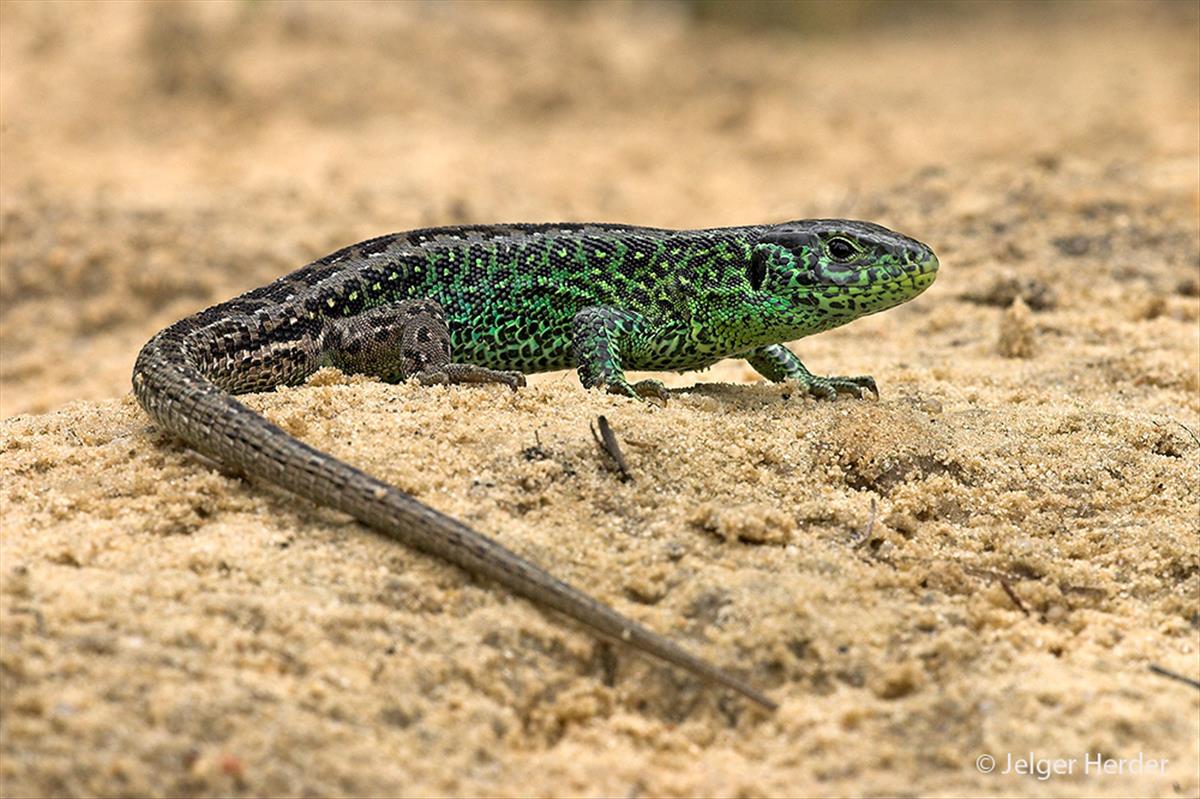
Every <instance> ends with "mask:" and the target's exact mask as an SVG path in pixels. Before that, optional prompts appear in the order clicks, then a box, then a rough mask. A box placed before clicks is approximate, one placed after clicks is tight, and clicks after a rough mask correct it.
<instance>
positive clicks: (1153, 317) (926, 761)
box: [0, 2, 1200, 797]
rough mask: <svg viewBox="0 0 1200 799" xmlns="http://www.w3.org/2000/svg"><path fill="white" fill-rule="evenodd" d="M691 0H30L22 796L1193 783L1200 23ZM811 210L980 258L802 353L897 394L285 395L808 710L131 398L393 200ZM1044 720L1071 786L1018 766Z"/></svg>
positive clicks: (17, 524)
mask: <svg viewBox="0 0 1200 799" xmlns="http://www.w3.org/2000/svg"><path fill="white" fill-rule="evenodd" d="M897 7H898V6H897ZM687 8H688V7H686V6H677V5H669V4H658V5H641V6H638V5H632V6H631V5H622V4H586V5H578V6H567V5H563V6H535V5H525V4H514V5H505V6H501V5H471V6H451V5H438V4H426V3H411V4H401V5H389V6H384V5H351V4H338V5H333V4H331V5H321V4H297V5H282V4H278V5H277V4H266V3H237V4H217V3H210V4H201V5H182V4H163V5H157V6H142V5H135V4H110V5H87V6H85V5H82V4H69V5H52V4H44V3H29V4H23V3H15V2H5V3H4V4H2V5H0V15H2V16H0V23H2V24H0V145H2V148H3V149H2V155H3V158H2V163H3V166H2V173H0V203H2V205H0V309H2V315H0V415H2V416H3V421H0V502H2V505H0V524H2V532H3V538H2V549H0V581H2V583H0V632H2V636H3V637H2V643H3V647H2V652H0V677H2V678H3V685H2V688H3V691H2V693H0V793H2V794H3V795H4V796H13V797H16V796H35V795H61V794H72V795H137V794H153V795H227V794H239V795H261V794H270V795H285V794H286V795H301V794H304V795H322V794H356V795H385V794H392V795H398V794H404V795H437V794H471V795H490V796H496V795H535V796H549V795H564V794H566V795H624V796H643V795H695V794H721V795H738V796H756V795H776V796H785V795H844V794H856V795H868V796H869V795H897V794H899V795H926V796H952V795H964V794H970V795H1014V796H1015V795H1030V794H1036V795H1045V796H1128V795H1145V796H1170V797H1174V796H1197V795H1200V756H1198V754H1197V753H1198V752H1200V692H1198V691H1197V690H1196V689H1195V688H1194V687H1191V686H1189V685H1187V684H1185V683H1183V682H1179V681H1176V680H1172V679H1168V678H1166V677H1163V676H1160V675H1159V674H1156V673H1154V672H1152V671H1151V670H1150V667H1151V666H1152V665H1157V666H1159V667H1162V668H1164V669H1167V670H1170V671H1173V672H1177V673H1179V674H1182V675H1184V676H1186V677H1189V678H1192V679H1195V678H1197V676H1200V665H1198V655H1197V652H1198V650H1200V520H1198V516H1200V488H1198V486H1200V480H1198V479H1197V478H1198V469H1200V439H1198V438H1197V431H1200V297H1198V295H1200V230H1198V227H1197V214H1198V213H1200V152H1198V147H1200V145H1198V139H1200V111H1198V104H1197V96H1198V93H1200V44H1198V42H1200V24H1198V22H1197V13H1196V10H1195V6H1194V5H1192V4H1183V3H1180V4H1166V3H1164V4H1136V5H1131V6H1121V5H1104V4H1077V5H1072V6H1067V7H1065V8H1058V9H1049V10H1047V11H1045V12H1044V13H1040V14H1039V15H1038V16H1036V17H1026V18H1022V17H1021V16H1019V14H1020V12H1021V8H1016V7H1008V8H996V9H993V10H992V11H991V12H989V13H988V15H987V16H986V17H985V18H980V17H979V16H978V14H979V11H980V9H981V8H982V7H981V6H976V7H974V10H973V12H972V10H971V9H970V8H968V9H965V10H964V9H963V8H962V7H958V6H954V7H946V8H945V13H942V12H939V13H937V14H929V13H925V14H917V15H915V16H913V17H912V18H909V19H903V18H896V19H889V20H887V22H886V24H881V23H879V22H878V20H876V19H875V18H874V14H875V13H876V12H878V9H877V8H876V7H874V6H847V7H846V8H847V9H848V10H843V11H840V12H836V13H823V14H822V15H819V16H821V18H822V20H821V24H820V25H817V26H815V27H811V28H804V29H801V30H784V29H782V28H781V29H778V30H774V29H772V30H763V29H762V28H761V27H759V28H755V27H753V26H752V25H748V24H747V23H746V21H745V20H741V21H740V22H739V21H738V20H733V21H730V22H728V23H727V24H717V23H701V22H697V21H696V20H695V19H693V18H692V17H691V16H689V14H688V13H687ZM822 8H824V7H822ZM872 9H875V10H874V11H872ZM828 11H829V9H827V8H825V12H828ZM1025 11H1026V13H1028V8H1027V7H1026V9H1025ZM801 16H802V17H803V16H804V15H803V14H801ZM897 16H898V17H899V16H900V15H897ZM793 21H794V20H793ZM757 24H758V25H760V26H761V25H762V24H763V23H762V22H761V21H760V22H759V23H757ZM817 215H820V216H829V215H845V216H856V217H862V218H869V219H873V220H876V221H879V222H882V223H884V224H888V225H889V226H892V227H895V228H897V229H900V230H903V231H905V232H909V233H911V234H913V235H915V236H917V237H918V238H921V239H922V240H924V241H927V242H929V243H930V244H931V245H933V246H934V248H935V250H936V251H937V252H938V254H939V256H940V257H941V261H942V264H943V268H942V271H941V274H940V275H939V278H938V282H937V283H936V284H935V285H934V286H933V288H932V289H930V290H929V291H928V292H927V293H926V294H925V295H923V296H922V297H920V298H918V299H917V300H916V301H914V302H912V303H910V304H909V305H906V306H902V307H900V308H898V309H895V310H893V311H890V312H888V313H886V314H882V315H879V316H876V317H871V318H868V319H864V320H860V321H859V322H856V323H854V324H853V325H850V326H849V327H847V328H844V329H842V330H838V331H834V332H831V333H827V334H824V335H822V336H819V337H817V338H814V339H811V340H805V341H803V342H801V343H799V344H797V345H795V347H796V349H797V351H798V352H800V353H801V355H802V356H803V357H804V360H805V361H806V363H808V365H809V366H810V367H812V368H813V369H814V370H815V371H819V372H837V373H848V374H856V373H870V374H874V375H875V376H876V378H877V379H878V380H879V384H880V387H881V390H882V394H883V397H882V400H881V401H880V402H878V403H875V402H870V401H864V402H858V401H850V400H843V401H839V402H837V403H832V404H828V403H827V404H822V403H818V402H815V401H812V400H809V399H806V398H804V397H801V396H799V395H798V394H796V393H795V392H794V391H793V390H791V389H790V388H789V387H787V386H772V385H764V384H761V383H758V382H757V381H756V378H755V376H754V374H753V373H752V372H751V370H750V369H749V367H748V366H746V365H745V364H744V363H741V362H728V363H724V364H721V365H719V366H718V367H716V368H714V369H712V370H710V371H708V372H705V373H702V374H699V375H695V374H689V375H683V376H674V377H671V378H670V379H669V381H668V382H669V383H670V385H672V386H675V387H678V388H677V390H676V393H675V394H674V396H673V397H672V399H671V401H670V402H669V403H668V405H667V406H666V407H665V408H658V407H647V406H643V405H639V404H636V403H633V402H631V401H628V400H624V399H620V398H612V397H606V396H601V395H598V394H595V393H587V392H584V391H583V390H582V389H581V388H580V387H579V385H578V382H577V381H576V379H575V378H574V376H573V375H569V374H556V375H548V376H545V377H542V378H540V379H538V380H535V381H534V382H533V384H532V385H531V386H530V387H529V388H527V389H525V390H522V391H520V392H518V393H512V392H509V391H507V390H505V389H501V388H498V387H490V388H476V389H467V388H461V389H460V388H453V389H443V388H432V389H419V388H417V387H415V386H408V385H405V386H398V387H391V386H385V385H382V384H378V383H374V382H371V381H367V380H363V379H360V378H355V377H345V376H342V375H339V374H337V373H334V372H323V373H320V374H319V375H318V376H316V377H315V378H314V379H313V380H312V381H310V384H309V385H306V386H304V387H300V388H296V389H289V390H283V391H278V392H275V393H271V394H265V395H258V396H253V397H249V398H248V399H247V401H248V402H249V403H250V404H251V405H252V406H253V407H255V408H257V409H260V410H261V411H263V412H264V413H266V414H267V415H268V416H270V417H271V418H272V419H274V420H276V421H278V422H279V423H280V424H282V425H283V426H284V427H285V428H287V429H288V430H290V431H291V432H293V433H294V434H296V435H298V436H301V437H302V438H304V439H305V440H306V441H309V442H310V443H312V444H314V445H316V446H318V447H321V448H323V449H326V450H327V451H329V452H331V453H334V454H336V455H338V456H339V457H342V458H344V459H346V460H349V461H351V462H353V463H355V464H358V465H360V466H362V467H364V468H366V469H367V470H368V471H370V472H372V473H374V474H377V475H379V476H381V477H383V478H385V479H387V480H389V481H391V482H393V483H394V484H396V485H398V486H400V487H402V488H403V489H405V490H406V491H409V492H411V493H413V494H414V495H415V496H417V497H419V498H420V499H422V500H423V501H425V502H428V503H429V504H431V505H433V506H435V507H437V508H439V509H441V510H443V511H446V512H448V513H451V514H454V515H456V516H458V517H459V518H462V519H465V520H467V521H468V522H469V523H471V524H472V525H474V526H476V527H477V528H478V529H480V530H483V531H486V532H487V533H488V534H492V535H494V536H495V537H496V538H497V539H499V540H501V541H503V542H504V543H505V544H507V545H508V546H510V547H512V548H514V549H516V550H517V551H519V552H521V553H523V554H525V555H527V556H529V557H531V558H533V559H534V560H536V561H537V562H539V563H541V564H542V565H544V566H545V567H547V568H548V569H549V570H550V571H552V572H553V573H554V574H556V575H559V576H561V577H564V578H566V579H568V580H569V581H571V582H574V583H576V584H578V585H581V586H586V587H587V588H588V589H589V590H591V591H593V592H594V593H595V594H596V595H597V596H598V597H600V598H601V599H603V600H605V601H607V602H610V603H611V604H613V605H614V606H616V607H617V608H619V609H621V610H623V611H625V612H627V613H629V614H631V615H632V616H634V617H636V618H638V619H640V620H642V621H644V622H646V623H647V624H650V625H651V626H653V627H654V628H655V629H657V630H660V631H663V632H665V633H668V634H670V635H671V636H672V637H674V638H675V639H677V640H679V641H681V642H683V643H686V644H687V645H688V646H689V647H691V648H693V649H694V650H696V651H697V652H699V653H701V654H703V655H704V656H706V657H708V658H711V659H712V660H714V661H716V662H718V663H721V664H723V665H726V666H728V667H729V668H731V669H734V670H736V671H738V672H739V673H741V674H743V675H745V676H746V677H747V678H749V679H751V680H752V681H753V682H754V683H755V684H756V685H758V686H760V687H762V688H763V689H764V690H766V691H768V692H769V693H770V694H771V695H772V696H773V697H775V698H777V699H778V700H779V701H780V702H781V704H782V707H781V708H780V710H779V711H778V712H777V713H775V714H774V715H766V714H763V713H761V712H759V711H756V710H754V709H753V708H750V707H748V706H746V705H745V704H744V703H742V702H740V701H738V700H736V699H734V698H732V697H728V696H724V695H722V694H721V693H720V692H717V691H714V690H711V689H707V688H705V687H703V686H701V685H698V684H697V683H696V682H695V681H694V680H691V679H688V678H687V677H685V676H684V675H681V674H679V673H676V672H675V671H672V670H670V669H666V668H663V667H659V666H656V665H654V664H652V663H649V662H646V661H644V660H642V659H639V658H637V657H634V656H632V655H631V654H629V653H628V652H626V651H624V650H621V649H619V648H616V649H614V648H612V647H610V646H606V645H601V644H598V643H596V642H595V641H594V640H593V639H591V638H590V637H588V636H587V635H585V634H583V633H581V632H580V631H578V630H576V629H573V628H571V627H569V626H564V625H563V624H561V623H560V621H559V620H558V619H557V618H554V617H551V616H548V615H546V614H544V613H542V612H540V611H538V610H536V609H535V608H533V607H532V606H530V605H529V604H527V603H525V602H523V601H519V600H516V599H513V598H511V597H509V596H507V595H505V594H504V593H503V592H501V591H499V590H497V589H495V588H494V587H492V586H490V585H488V584H485V583H480V582H478V581H476V580H473V579H471V578H470V577H468V576H466V575H465V574H463V573H462V572H460V571H458V570H456V569H454V568H450V567H447V566H444V565H442V564H440V563H438V562H435V561H433V560H431V559H430V558H427V557H424V556H421V555H418V554H415V553H413V552H411V551H408V550H406V549H404V548H402V547H400V546H398V545H396V544H395V543H393V542H390V541H388V540H385V539H382V538H380V537H377V536H375V535H373V534H371V533H370V532H369V531H367V530H365V529H364V528H362V527H361V526H359V525H357V524H354V523H351V522H349V521H348V520H347V519H346V518H344V517H342V516H340V515H338V514H336V513H332V512H328V511H324V510H320V509H317V508H314V507H313V506H311V505H309V504H307V503H306V502H304V501H302V500H298V499H296V498H294V497H292V496H289V495H286V494H283V493H281V492H277V491H274V490H272V489H270V488H269V487H265V486H260V485H253V484H249V483H247V482H245V481H244V480H242V479H240V478H238V477H236V476H233V475H229V474H225V473H223V472H221V471H219V470H216V469H214V468H213V467H212V465H211V464H210V463H208V462H206V461H205V460H203V459H202V458H200V457H199V456H196V455H194V454H191V453H189V452H188V451H186V450H184V449H182V448H181V447H180V446H178V445H177V444H176V443H175V442H173V441H172V440H171V439H170V438H169V437H167V436H165V435H163V434H161V433H159V432H157V431H155V430H154V429H153V428H152V426H151V425H150V423H149V421H148V420H147V419H146V418H145V416H144V415H143V414H142V413H141V411H140V410H139V409H138V407H137V406H136V404H135V403H134V402H133V400H132V398H131V397H130V396H129V394H128V375H129V370H130V367H131V365H132V362H133V357H134V355H135V354H136V352H137V349H138V347H139V346H140V345H141V343H142V342H143V341H144V340H145V339H146V338H147V337H149V335H150V334H152V333H153V332H154V331H155V330H156V329H158V328H159V327H161V326H163V325H165V324H167V323H169V322H171V321H173V320H175V319H177V318H179V317H181V316H183V315H185V314H187V313H190V312H192V311H194V310H196V309H198V308H200V307H203V306H204V305H206V304H210V303H212V302H216V301H219V300H222V299H224V298H226V297H229V296H232V295H233V294H235V293H237V292H239V291H242V290H245V289H248V288H251V287H253V286H255V285H258V284H260V283H262V282H265V281H266V280H269V279H270V278H272V277H274V276H276V275H278V274H281V273H283V272H284V271H286V270H289V269H291V268H294V267H296V266H298V265H300V264H302V263H304V262H306V261H308V260H310V259H312V258H313V257H316V256H319V255H321V254H323V253H325V252H328V251H330V250H332V249H334V248H336V247H337V246H340V245H342V244H345V243H348V242H352V241H355V240H358V239H362V238H366V237H368V236H370V235H373V234H378V233H381V232H385V231H390V230H399V229H405V228H409V227H415V226H418V225H425V224H439V223H455V222H460V221H467V220H470V221H503V220H549V219H605V220H613V221H629V222H637V223H641V224H648V225H663V226H683V227H692V226H710V225H720V224H740V223H749V222H757V221H766V220H778V219H785V218H799V217H805V216H817ZM698 381H699V382H698ZM693 386H694V387H693ZM600 414H604V415H605V416H606V417H607V418H608V419H609V420H610V422H611V423H612V425H613V427H614V429H615V430H616V432H617V434H618V437H619V438H620V439H621V441H622V443H623V448H624V451H625V454H626V456H627V458H628V460H629V462H630V467H631V471H632V476H633V480H632V481H629V482H622V481H621V480H620V479H618V476H617V475H616V474H615V473H614V472H613V471H612V470H611V468H610V465H609V463H607V461H606V459H605V457H604V455H603V454H602V453H601V452H600V451H599V449H598V448H597V447H596V445H595V444H594V442H593V441H592V438H591V433H590V432H589V430H588V426H589V422H591V421H592V420H594V419H595V417H596V416H598V415H600ZM872 507H874V511H872ZM872 519H873V521H872ZM1031 753H1032V756H1033V758H1034V759H1035V760H1037V759H1044V760H1045V761H1053V760H1054V759H1062V763H1061V764H1057V765H1056V764H1054V763H1051V762H1046V763H1042V764H1041V765H1042V767H1043V768H1057V769H1058V770H1059V771H1060V772H1061V771H1064V770H1066V769H1068V768H1069V769H1070V773H1056V774H1049V775H1043V776H1046V778H1044V779H1040V778H1039V777H1038V776H1037V775H1036V774H1035V775H1030V774H1018V773H1008V774H1004V773H1000V772H1001V771H1003V770H1004V769H1005V768H1006V767H1007V765H1008V758H1009V756H1010V755H1011V756H1012V757H1014V758H1028V757H1030V754H1031ZM981 755H990V756H992V757H994V758H996V759H997V761H998V762H997V771H996V772H995V773H990V774H988V773H981V771H980V770H979V769H978V768H977V766H976V763H977V758H979V757H980V756H981ZM1097 755H1099V756H1102V757H1103V758H1106V759H1113V760H1120V759H1124V760H1125V761H1126V763H1125V764H1124V768H1123V773H1119V774H1115V773H1097V771H1096V767H1095V765H1094V763H1093V764H1089V763H1088V762H1086V760H1085V759H1086V758H1095V757H1096V756H1097ZM1139 757H1140V758H1141V759H1142V760H1141V761H1140V763H1141V765H1140V767H1138V766H1136V765H1134V762H1136V761H1137V759H1138V758H1139ZM1072 758H1073V759H1074V762H1073V763H1071V762H1069V761H1070V760H1071V759H1072ZM1150 760H1154V761H1155V765H1156V766H1157V767H1158V768H1155V769H1152V768H1151V766H1150V765H1149V761H1150ZM1164 760H1165V761H1166V762H1165V763H1163V762H1162V761H1164ZM1115 767H1116V766H1115V764H1114V765H1112V766H1109V768H1110V769H1113V768H1115ZM1018 768H1019V765H1018ZM1133 771H1137V772H1140V773H1131V772H1133Z"/></svg>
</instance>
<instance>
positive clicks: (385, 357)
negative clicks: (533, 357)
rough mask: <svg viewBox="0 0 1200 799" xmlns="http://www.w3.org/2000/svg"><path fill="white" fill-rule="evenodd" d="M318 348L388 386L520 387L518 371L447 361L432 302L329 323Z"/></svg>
mask: <svg viewBox="0 0 1200 799" xmlns="http://www.w3.org/2000/svg"><path fill="white" fill-rule="evenodd" d="M319 347H320V350H321V354H322V358H323V360H324V361H325V362H326V363H328V364H329V365H331V366H336V367H337V368H339V369H341V370H342V371H344V372H351V373H357V374H367V375H373V376H375V377H378V378H380V379H382V380H385V381H387V382H389V383H399V382H402V381H404V380H407V379H408V378H410V377H415V378H416V379H417V380H418V381H419V382H420V383H421V384H423V385H431V384H435V383H504V384H505V385H507V386H509V387H511V388H513V389H516V388H517V387H518V386H523V385H525V376H524V375H523V374H521V373H520V372H501V371H497V370H495V369H487V368H485V367H482V366H475V365H473V364H467V363H453V362H451V360H450V329H449V328H448V327H447V326H446V315H445V312H444V311H443V310H442V306H441V305H440V304H438V303H437V302H434V301H433V300H406V301H404V302H398V303H394V304H392V305H380V306H377V307H375V308H371V309H370V310H367V311H364V312H363V313H360V314H357V315H355V316H348V317H345V318H341V319H330V320H329V321H327V322H326V324H325V329H324V330H323V331H322V333H321V338H320V342H319Z"/></svg>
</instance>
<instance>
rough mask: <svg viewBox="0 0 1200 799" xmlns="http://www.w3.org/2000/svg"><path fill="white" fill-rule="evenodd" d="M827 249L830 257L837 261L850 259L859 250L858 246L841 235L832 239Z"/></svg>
mask: <svg viewBox="0 0 1200 799" xmlns="http://www.w3.org/2000/svg"><path fill="white" fill-rule="evenodd" d="M826 249H828V250H829V257H830V258H832V259H833V260H835V261H849V260H850V259H851V258H853V257H854V254H855V253H857V252H858V248H857V247H855V246H854V245H853V244H851V243H850V242H849V241H847V240H846V239H843V238H841V237H840V236H838V237H835V238H832V239H830V240H829V244H827V245H826Z"/></svg>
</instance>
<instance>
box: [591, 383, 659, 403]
mask: <svg viewBox="0 0 1200 799" xmlns="http://www.w3.org/2000/svg"><path fill="white" fill-rule="evenodd" d="M604 390H605V391H607V392H608V393H609V394H617V395H619V396H622V397H632V398H633V399H637V400H658V401H659V402H661V403H663V404H664V405H665V404H666V402H667V399H668V398H670V396H671V395H670V394H669V393H668V392H667V387H666V386H664V385H663V384H662V383H661V382H659V381H658V380H639V381H638V382H637V383H630V382H628V381H627V380H624V379H622V380H614V381H612V382H610V383H605V384H604Z"/></svg>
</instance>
